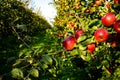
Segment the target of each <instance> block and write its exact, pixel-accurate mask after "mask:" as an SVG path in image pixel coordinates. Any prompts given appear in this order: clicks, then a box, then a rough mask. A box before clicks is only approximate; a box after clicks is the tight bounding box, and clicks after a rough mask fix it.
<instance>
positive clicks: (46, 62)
mask: <svg viewBox="0 0 120 80" xmlns="http://www.w3.org/2000/svg"><path fill="white" fill-rule="evenodd" d="M42 61H43V62H44V63H45V64H52V62H53V60H52V58H51V57H50V56H48V55H46V56H43V58H42Z"/></svg>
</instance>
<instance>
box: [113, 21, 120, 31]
mask: <svg viewBox="0 0 120 80" xmlns="http://www.w3.org/2000/svg"><path fill="white" fill-rule="evenodd" d="M114 29H115V31H116V32H117V33H120V20H117V21H116V22H115V24H114Z"/></svg>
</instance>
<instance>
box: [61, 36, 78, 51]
mask: <svg viewBox="0 0 120 80" xmlns="http://www.w3.org/2000/svg"><path fill="white" fill-rule="evenodd" d="M75 44H76V39H75V37H73V36H68V37H66V38H65V39H64V41H63V47H64V48H65V49H66V50H72V49H73V48H74V46H75Z"/></svg>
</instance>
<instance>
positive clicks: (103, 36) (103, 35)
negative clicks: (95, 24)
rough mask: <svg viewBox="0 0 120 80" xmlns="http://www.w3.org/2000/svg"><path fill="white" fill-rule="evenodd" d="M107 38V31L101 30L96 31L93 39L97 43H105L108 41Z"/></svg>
mask: <svg viewBox="0 0 120 80" xmlns="http://www.w3.org/2000/svg"><path fill="white" fill-rule="evenodd" d="M108 36H109V34H108V31H107V30H106V29H103V28H100V29H98V30H96V31H95V33H94V37H95V39H96V41H98V42H105V41H106V40H107V39H108Z"/></svg>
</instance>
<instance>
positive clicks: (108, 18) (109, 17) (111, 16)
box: [101, 13, 116, 27]
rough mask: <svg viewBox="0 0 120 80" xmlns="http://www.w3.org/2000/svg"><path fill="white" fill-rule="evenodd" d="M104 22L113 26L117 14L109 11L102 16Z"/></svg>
mask: <svg viewBox="0 0 120 80" xmlns="http://www.w3.org/2000/svg"><path fill="white" fill-rule="evenodd" d="M101 20H102V24H103V25H105V26H108V27H109V26H111V25H113V24H114V22H115V20H116V18H115V14H113V13H107V14H105V15H104V16H103V17H102V18H101Z"/></svg>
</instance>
